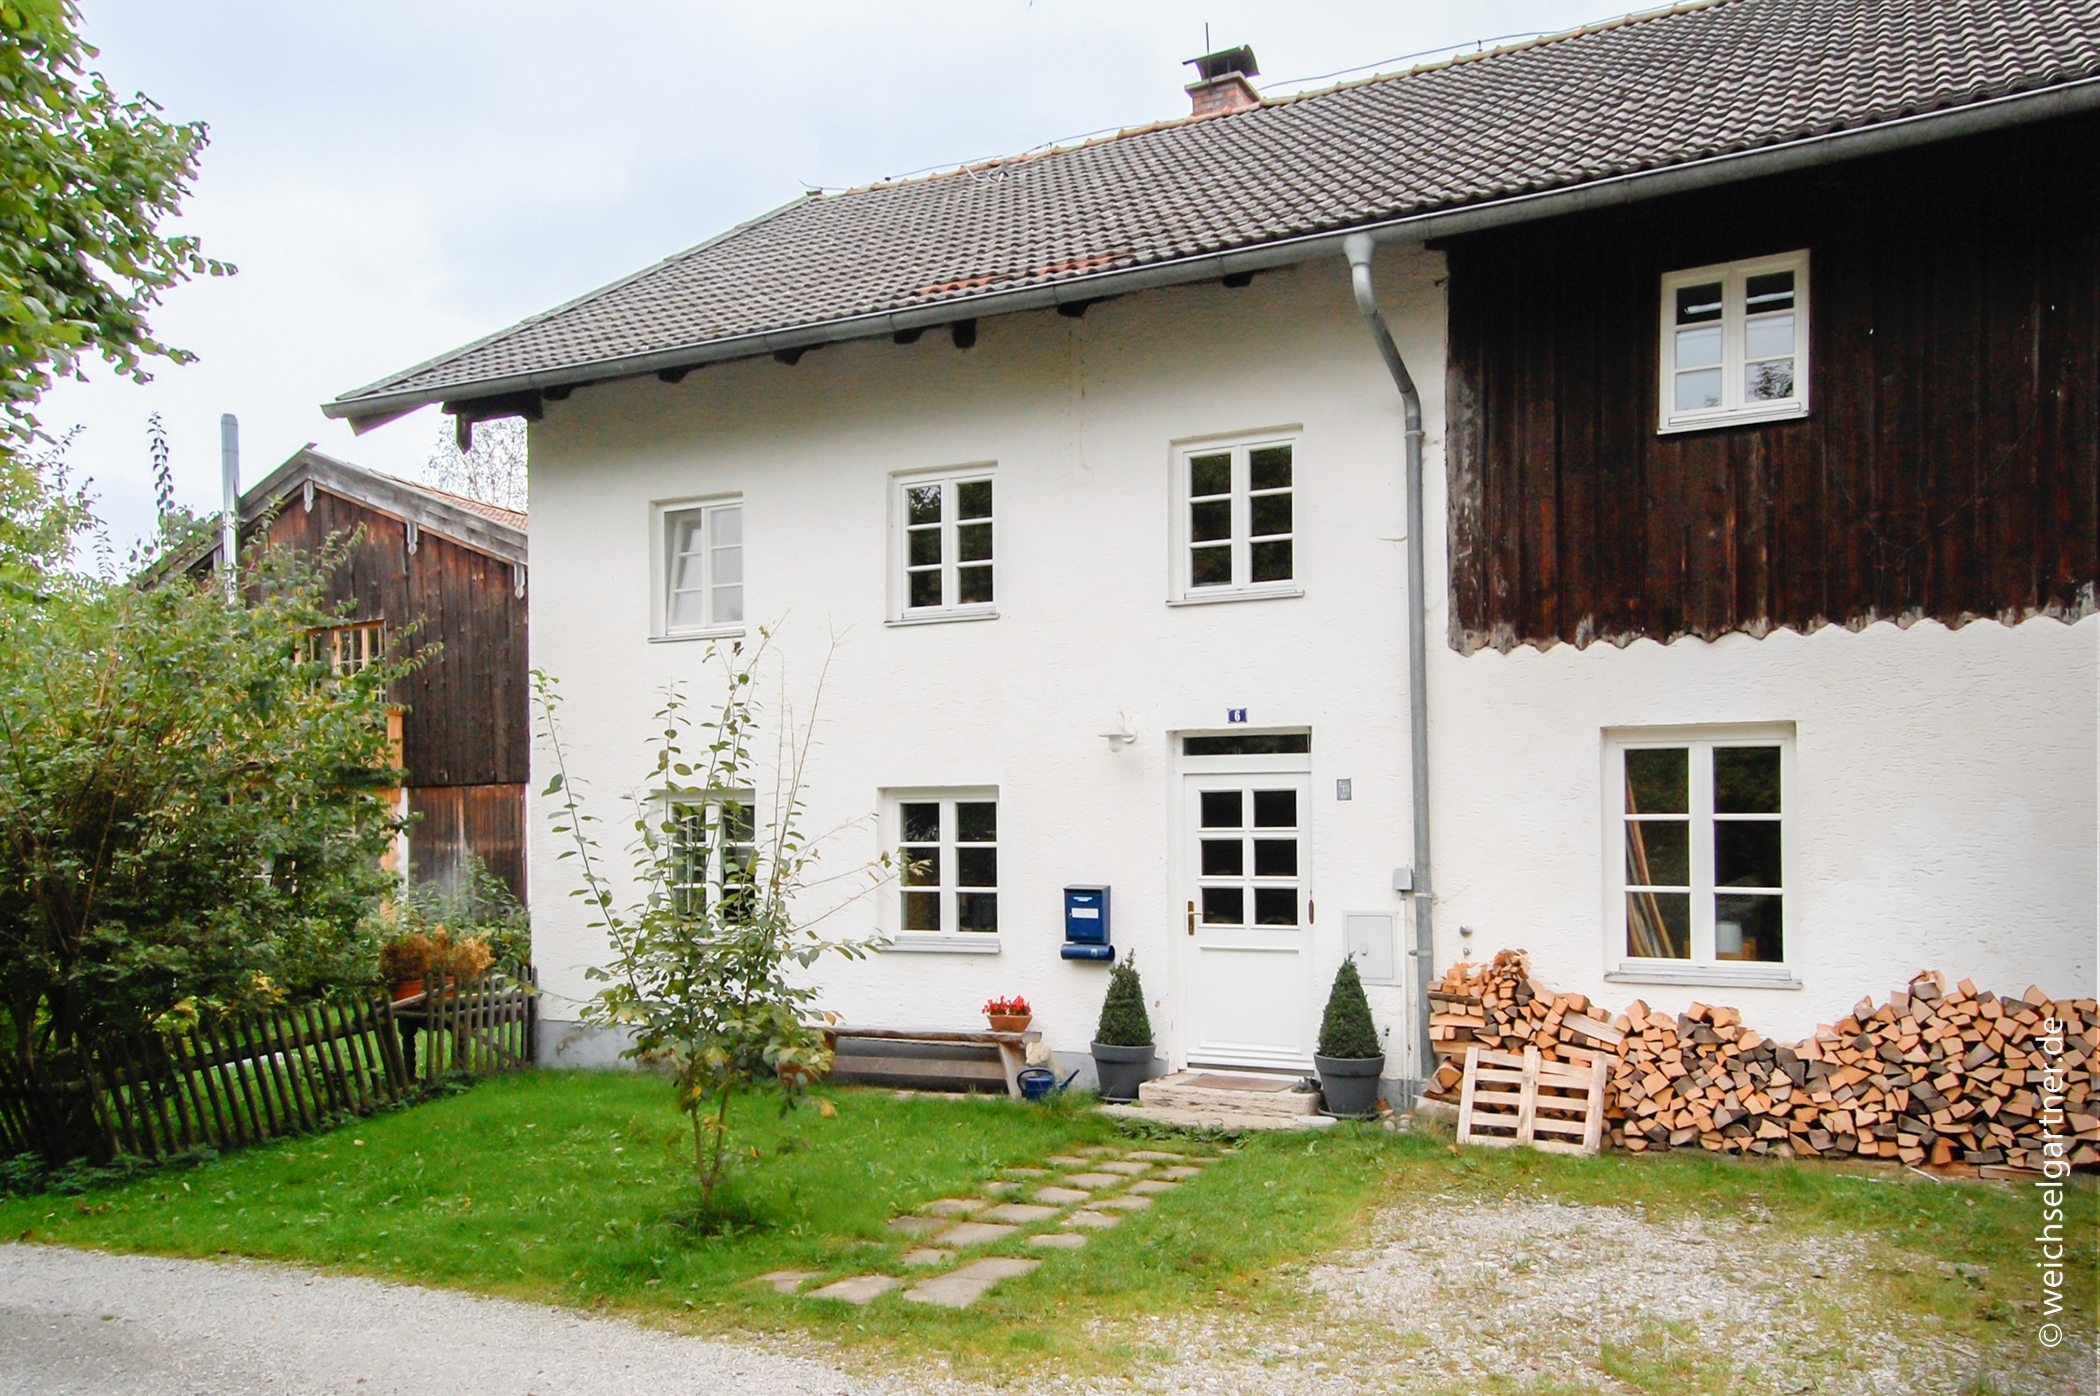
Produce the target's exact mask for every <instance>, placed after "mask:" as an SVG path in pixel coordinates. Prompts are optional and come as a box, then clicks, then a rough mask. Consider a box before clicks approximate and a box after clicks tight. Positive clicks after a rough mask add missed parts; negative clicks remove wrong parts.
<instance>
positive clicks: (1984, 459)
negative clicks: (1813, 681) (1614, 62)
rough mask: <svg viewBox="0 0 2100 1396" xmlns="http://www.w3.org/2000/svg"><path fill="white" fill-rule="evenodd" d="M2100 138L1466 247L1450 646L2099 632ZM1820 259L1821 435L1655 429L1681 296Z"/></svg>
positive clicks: (1547, 226) (1862, 169)
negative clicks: (1790, 258) (1675, 299)
mask: <svg viewBox="0 0 2100 1396" xmlns="http://www.w3.org/2000/svg"><path fill="white" fill-rule="evenodd" d="M2096 169H2100V120H2095V119H2092V118H2079V119H2077V120H2067V121H2056V122H2051V123H2047V124H2041V125H2035V126H2031V127H2025V128H2020V129H2016V130H2014V131H2011V132H2008V133H2001V134H1997V135H1993V136H1988V137H1977V138H1972V139H1969V140H1966V141H1962V142H1955V143H1945V144H1942V145H1939V146H1935V147H1934V148H1932V149H1930V150H1926V151H1920V152H1912V153H1905V154H1901V155H1893V156H1882V157H1876V158H1874V159H1872V160H1861V161H1855V162H1851V163H1849V164H1846V165H1842V166H1837V167H1831V168H1828V169H1824V170H1820V171H1813V172H1809V173H1805V174H1800V175H1790V176H1784V177H1779V178H1773V179H1767V180H1760V181H1756V182H1752V183H1746V184H1742V185H1737V186H1732V187H1728V188H1723V189H1719V190H1712V191H1705V192H1701V193H1696V194H1687V195H1683V196H1679V197H1675V198H1671V199H1667V200H1656V201H1652V202H1648V203H1642V204H1636V205H1629V206H1627V207H1626V208H1623V209H1618V210H1612V211H1609V212H1604V213H1597V214H1589V215H1583V216H1580V217H1574V218H1566V219H1559V220H1554V221H1551V222H1546V223H1540V224H1535V225H1531V226H1528V227H1524V228H1520V229H1516V230H1512V231H1509V232H1504V233H1496V234H1483V235H1478V236H1476V237H1473V238H1469V239H1464V240H1459V241H1455V242H1453V243H1452V244H1450V245H1449V246H1448V248H1447V249H1446V250H1447V251H1448V254H1449V257H1450V269H1451V281H1450V324H1451V355H1450V368H1449V398H1448V403H1449V412H1450V417H1449V422H1448V436H1447V440H1448V454H1449V462H1450V491H1451V503H1450V524H1451V601H1452V609H1451V616H1452V618H1451V635H1450V642H1451V644H1452V646H1453V648H1455V649H1457V650H1459V651H1461V652H1467V653H1469V652H1471V651H1473V650H1475V649H1478V648H1480V647H1482V646H1493V647H1495V648H1497V649H1503V650H1507V649H1510V648H1512V647H1514V646H1516V645H1521V644H1534V645H1538V646H1540V647H1541V648H1544V647H1547V646H1550V645H1552V644H1554V643H1556V642H1562V641H1565V642H1568V643H1571V644H1575V645H1585V644H1588V643H1590V642H1591V641H1593V640H1599V639H1603V640H1610V641H1613V642H1615V643H1619V644H1624V643H1626V642H1628V641H1630V640H1632V639H1635V638H1637V637H1640V636H1649V637H1652V638H1655V639H1658V640H1665V641H1667V640H1670V639H1674V638H1676V637H1678V636H1683V635H1699V636H1705V637H1709V638H1711V637H1713V636H1715V635H1719V634H1722V633H1725V632H1728V631H1737V630H1740V631H1746V632H1749V633H1751V634H1763V633H1765V632H1766V631H1768V630H1770V629H1773V628H1777V627H1781V626H1792V627H1795V628H1798V629H1802V630H1810V629H1814V628H1816V627H1818V626H1821V625H1824V624H1832V623H1835V624H1847V625H1853V626H1859V625H1863V624H1866V623H1868V622H1870V621H1872V620H1875V619H1890V620H1895V621H1897V622H1899V623H1905V624H1907V623H1909V622H1910V621H1912V620H1915V619H1918V618H1920V617H1930V618H1934V619H1937V620H1941V621H1945V622H1947V623H1948V624H1954V625H1958V624H1962V623H1965V622H1966V621H1968V620H1971V619H1974V618H1977V617H1986V616H1989V617H1997V618H1999V619H2001V620H2005V621H2008V622H2012V621H2017V620H2020V619H2023V618H2025V617H2028V616H2031V615H2037V614H2041V615H2053V616H2056V617H2058V618H2061V619H2073V618H2076V617H2077V616H2080V615H2084V614H2086V613H2088V612H2090V611H2091V610H2093V609H2094V604H2095V598H2094V588H2095V583H2096V581H2100V552H2096V550H2100V179H2095V178H2094V177H2093V171H2094V170H2096ZM1803 247H1805V248H1808V249H1810V253H1811V266H1810V273H1809V300H1810V323H1811V335H1812V349H1811V373H1812V379H1811V414H1810V416H1809V417H1808V418H1807V419H1805V420H1801V421H1794V422H1787V423H1780V424H1772V425H1763V426H1748V427H1736V428H1724V429H1718V430H1710V431H1703V432H1695V433H1690V434H1686V435H1679V436H1670V437H1659V436H1658V435H1657V434H1656V429H1655V427H1656V394H1657V386H1656V379H1657V375H1658V363H1657V357H1658V352H1659V350H1658V342H1657V341H1658V330H1657V320H1658V309H1657V307H1658V297H1659V294H1660V290H1659V286H1660V277H1661V276H1662V274H1663V273H1665V272H1667V271H1672V270H1678V269H1681V268H1687V267H1697V266H1705V265H1709V264H1712V263H1718V262H1726V261H1733V260H1736V259H1738V258H1744V257H1753V256H1763V255H1767V254H1772V253H1778V252H1786V251H1791V250H1793V249H1796V248H1803Z"/></svg>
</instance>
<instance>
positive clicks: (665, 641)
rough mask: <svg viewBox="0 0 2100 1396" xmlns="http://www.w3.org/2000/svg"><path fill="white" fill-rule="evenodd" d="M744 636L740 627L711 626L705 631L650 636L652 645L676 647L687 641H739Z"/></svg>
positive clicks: (683, 631)
mask: <svg viewBox="0 0 2100 1396" xmlns="http://www.w3.org/2000/svg"><path fill="white" fill-rule="evenodd" d="M743 636H744V627H743V626H741V625H711V626H709V627H708V628H707V629H705V630H681V631H679V632H678V633H676V634H675V635H651V636H650V637H649V643H650V644H652V645H678V644H684V643H685V642H686V641H687V640H740V639H742V638H743Z"/></svg>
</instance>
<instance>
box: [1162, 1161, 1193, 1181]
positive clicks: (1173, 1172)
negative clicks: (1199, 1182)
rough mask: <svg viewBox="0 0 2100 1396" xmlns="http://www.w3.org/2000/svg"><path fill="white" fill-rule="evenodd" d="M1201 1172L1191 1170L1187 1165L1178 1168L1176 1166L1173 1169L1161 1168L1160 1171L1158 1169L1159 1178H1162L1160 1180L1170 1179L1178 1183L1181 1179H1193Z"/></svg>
mask: <svg viewBox="0 0 2100 1396" xmlns="http://www.w3.org/2000/svg"><path fill="white" fill-rule="evenodd" d="M1202 1171H1203V1170H1202V1169H1200V1168H1191V1167H1189V1166H1188V1165H1187V1164H1182V1165H1180V1166H1178V1167H1175V1168H1162V1169H1160V1170H1159V1176H1160V1177H1162V1178H1167V1179H1170V1180H1174V1181H1179V1180H1180V1179H1183V1178H1193V1177H1195V1176H1196V1175H1197V1174H1199V1173H1201V1172H1202Z"/></svg>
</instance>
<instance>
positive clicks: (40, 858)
mask: <svg viewBox="0 0 2100 1396" xmlns="http://www.w3.org/2000/svg"><path fill="white" fill-rule="evenodd" d="M339 556H340V554H339V551H335V552H330V553H327V554H324V555H323V556H320V557H313V558H298V557H294V556H289V555H281V554H274V553H272V554H264V555H259V556H253V557H250V558H249V559H247V560H246V561H247V566H246V568H245V571H244V574H243V581H244V589H245V591H246V593H247V598H248V599H247V602H246V604H229V603H228V601H227V600H226V598H225V596H224V594H223V593H222V591H221V590H220V589H219V588H218V587H217V586H216V585H215V584H213V583H212V582H211V581H209V580H200V579H195V578H191V577H188V576H185V575H181V574H174V575H168V576H164V577H161V578H159V583H158V584H157V585H153V586H141V585H134V584H132V583H129V582H124V581H115V580H109V579H97V578H91V577H82V576H78V575H73V574H62V573H54V574H50V575H47V576H46V577H45V578H44V579H43V590H42V591H41V593H39V594H36V595H25V594H23V593H18V592H9V593H5V594H0V631H4V643H0V1032H4V1033H5V1035H6V1039H7V1040H6V1046H7V1048H8V1049H9V1050H10V1051H11V1053H12V1054H14V1055H16V1056H18V1057H19V1059H20V1060H21V1061H22V1062H23V1063H24V1064H25V1066H26V1067H27V1068H28V1069H29V1070H30V1071H31V1072H32V1073H37V1072H41V1071H45V1070H47V1069H49V1066H50V1063H51V1061H52V1059H54V1058H55V1057H64V1056H66V1055H67V1054H69V1053H72V1052H75V1051H77V1050H79V1049H80V1048H81V1047H83V1046H87V1045H91V1044H92V1043H94V1042H95V1041H97V1040H99V1039H100V1038H101V1037H103V1036H105V1035H107V1034H111V1033H135V1032H138V1031H140V1030H142V1029H144V1028H146V1027H147V1026H148V1025H150V1024H154V1023H165V1024H169V1025H173V1026H185V1025H187V1024H188V1023H190V1022H194V1021H195V1020H196V1019H198V1018H199V1017H207V1018H208V1017H209V1016H210V1015H211V1014H212V1013H214V1012H215V1011H231V1010H235V1009H242V1008H251V1007H261V1006H265V1005H268V1004H271V1003H274V1002H277V1001H279V1000H280V999H282V998H284V997H286V996H294V997H310V996H315V995H320V994H324V993H326V992H327V991H329V990H330V989H332V988H334V987H336V986H340V985H344V984H353V983H363V982H368V981H370V980H371V978H372V973H373V971H372V965H373V956H374V953H375V949H374V946H375V939H374V932H375V930H376V927H375V926H374V925H373V924H371V922H372V918H371V916H370V913H371V912H372V911H373V909H374V908H375V907H376V906H377V904H378V901H379V898H380V897H381V896H382V895H383V894H384V893H385V892H386V891H387V890H388V889H389V888H390V887H391V886H392V885H394V884H393V879H392V878H391V877H390V876H389V875H388V874H386V873H385V872H383V871H382V870H381V869H380V867H379V859H380V858H381V856H382V855H383V854H384V853H385V852H386V850H387V848H388V846H389V844H390V842H391V840H392V838H393V835H394V833H395V831H396V828H397V827H398V826H397V822H396V821H395V820H394V819H393V818H392V816H391V812H390V809H389V806H388V804H387V801H386V798H385V794H386V791H387V790H388V789H389V788H390V787H391V786H392V785H393V784H394V783H395V780H396V776H395V773H394V772H393V771H392V769H391V768H390V765H389V761H388V749H387V743H386V705H387V686H388V684H389V683H390V682H392V681H393V680H394V679H395V678H396V677H398V676H399V675H400V673H401V672H402V670H401V668H400V666H395V665H387V664H381V665H377V666H374V667H372V668H369V669H367V670H365V671H364V672H362V673H359V674H356V675H354V676H350V677H348V678H345V679H342V680H337V679H335V678H334V677H333V676H331V675H329V674H328V673H327V672H325V670H322V669H320V668H319V667H317V666H314V665H311V664H307V663H302V662H301V661H300V659H299V652H300V648H301V641H302V640H303V639H304V637H305V635H306V633H307V632H308V631H309V630H310V629H312V628H314V627H317V626H321V625H326V624H329V623H330V622H331V621H335V620H338V619H339V617H337V616H335V615H334V614H333V613H332V612H331V611H330V610H329V609H328V608H327V607H326V606H325V605H324V602H323V596H324V591H323V585H324V579H325V574H326V572H327V570H328V569H329V568H330V567H332V566H333V565H334V564H335V562H336V561H338V560H339Z"/></svg>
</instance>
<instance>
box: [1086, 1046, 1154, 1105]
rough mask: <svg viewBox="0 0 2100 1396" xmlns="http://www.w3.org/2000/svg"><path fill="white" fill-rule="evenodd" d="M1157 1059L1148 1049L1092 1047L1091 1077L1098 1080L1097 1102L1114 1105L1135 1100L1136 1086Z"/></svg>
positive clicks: (1151, 1050) (1150, 1048) (1125, 1103)
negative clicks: (1098, 1094)
mask: <svg viewBox="0 0 2100 1396" xmlns="http://www.w3.org/2000/svg"><path fill="white" fill-rule="evenodd" d="M1156 1055H1157V1051H1156V1049H1154V1048H1152V1047H1111V1046H1109V1045H1108V1044H1107V1043H1105V1042H1096V1043H1095V1044H1094V1074H1095V1075H1097V1076H1099V1077H1100V1078H1101V1098H1102V1099H1103V1100H1106V1101H1112V1102H1114V1103H1115V1104H1118V1105H1127V1104H1128V1103H1130V1102H1131V1101H1133V1100H1136V1099H1137V1094H1138V1085H1139V1083H1140V1082H1142V1081H1143V1080H1144V1079H1145V1072H1146V1069H1147V1068H1149V1067H1150V1066H1151V1065H1152V1058H1153V1057H1154V1056H1156Z"/></svg>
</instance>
